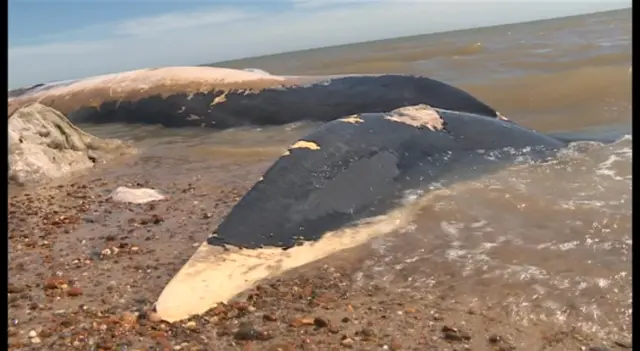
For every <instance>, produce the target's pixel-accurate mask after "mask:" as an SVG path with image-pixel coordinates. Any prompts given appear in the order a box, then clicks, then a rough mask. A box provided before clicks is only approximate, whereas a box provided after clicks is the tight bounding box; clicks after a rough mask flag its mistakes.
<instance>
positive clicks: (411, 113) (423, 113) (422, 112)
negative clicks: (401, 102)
mask: <svg viewBox="0 0 640 351" xmlns="http://www.w3.org/2000/svg"><path fill="white" fill-rule="evenodd" d="M385 118H386V119H388V120H391V121H394V122H399V123H404V124H408V125H411V126H414V127H417V128H424V127H426V128H429V129H431V130H433V131H437V130H442V129H443V128H444V120H443V119H442V117H440V115H439V114H438V112H437V111H436V110H435V109H434V108H432V107H431V106H429V105H424V104H421V105H415V106H406V107H401V108H398V109H395V110H393V111H391V112H390V113H389V114H388V115H387V116H386V117H385Z"/></svg>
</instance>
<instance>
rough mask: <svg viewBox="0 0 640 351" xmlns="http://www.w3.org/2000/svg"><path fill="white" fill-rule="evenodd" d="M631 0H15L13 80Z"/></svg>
mask: <svg viewBox="0 0 640 351" xmlns="http://www.w3.org/2000/svg"><path fill="white" fill-rule="evenodd" d="M630 6H631V0H586V1H585V0H582V1H579V0H520V1H518V0H510V1H509V0H491V1H481V0H264V1H260V0H253V1H243V0H224V1H220V0H209V1H205V0H199V1H194V0H9V87H10V88H17V87H20V86H26V85H31V84H36V83H42V82H48V81H53V80H64V79H74V78H82V77H86V76H91V75H97V74H103V73H109V72H118V71H123V70H130V69H137V68H144V67H154V66H166V65H197V64H203V63H210V62H216V61H222V60H228V59H233V58H241V57H247V56H255V55H262V54H269V53H277V52H284V51H291V50H298V49H306V48H312V47H321V46H328V45H336V44H344V43H350V42H358V41H366V40H374V39H381V38H392V37H398V36H406V35H413V34H422V33H430V32H437V31H445V30H452V29H461V28H469V27H477V26H486V25H493V24H502V23H513V22H521V21H527V20H534V19H540V18H551V17H560V16H566V15H572V14H580V13H589V12H596V11H603V10H609V9H616V8H625V7H630Z"/></svg>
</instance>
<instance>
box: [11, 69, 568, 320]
mask: <svg viewBox="0 0 640 351" xmlns="http://www.w3.org/2000/svg"><path fill="white" fill-rule="evenodd" d="M13 95H14V96H15V97H13V98H10V99H9V115H10V114H11V110H12V109H16V108H19V107H20V106H22V105H24V104H28V103H31V102H36V101H37V102H40V103H41V104H45V105H48V106H50V107H53V108H55V109H57V110H59V111H61V112H63V113H64V114H66V115H67V116H68V117H69V119H70V120H71V121H73V122H75V123H83V122H90V123H111V122H128V123H154V124H162V125H165V126H180V127H182V126H202V127H208V128H213V129H218V130H219V129H225V128H230V127H237V126H245V125H276V124H285V123H291V122H300V121H324V122H327V123H325V124H324V125H322V126H320V127H319V128H318V129H317V130H315V131H314V132H312V133H311V134H309V135H307V136H306V137H304V138H302V139H301V140H298V141H297V142H296V143H293V144H292V145H291V146H290V147H289V148H288V150H287V151H286V152H285V153H284V154H283V156H282V157H280V158H279V159H278V160H277V161H276V162H275V163H274V164H273V166H272V167H271V168H270V169H269V170H268V171H267V172H266V173H265V174H264V176H263V178H262V179H261V180H260V181H258V182H257V183H256V184H255V185H254V186H253V188H252V189H251V190H250V191H249V192H248V193H247V194H246V195H245V196H244V197H243V198H242V199H241V200H240V201H239V202H238V204H237V205H236V206H235V207H234V208H233V209H232V210H231V212H230V213H229V214H228V216H226V218H225V219H224V220H223V221H222V222H221V223H220V225H219V226H218V228H217V229H216V231H215V233H212V234H214V235H213V236H212V237H210V238H209V239H208V240H207V241H205V242H204V243H203V244H202V245H201V246H200V247H199V248H198V250H196V252H195V253H194V255H193V256H192V257H191V258H190V260H189V261H188V262H187V263H186V264H185V265H184V266H183V267H182V268H181V270H180V271H179V272H178V273H177V274H176V276H175V277H174V278H173V279H172V280H171V281H170V282H169V284H168V285H167V286H166V287H165V289H164V290H163V292H162V294H161V295H160V297H159V298H158V301H157V303H156V310H157V312H158V314H159V315H160V317H161V318H163V319H164V320H167V321H175V320H180V319H184V318H187V317H189V316H191V315H194V314H199V313H202V312H205V311H206V310H208V309H209V308H211V307H213V306H215V304H217V303H219V302H225V301H227V300H228V299H230V298H232V297H233V296H235V295H236V294H238V293H240V292H242V291H243V290H246V289H247V288H250V287H251V286H253V285H254V284H255V283H256V282H258V281H259V280H261V279H263V278H266V277H268V276H272V275H274V274H277V273H281V272H284V271H286V270H289V269H291V268H294V267H298V266H301V265H303V264H306V263H309V262H312V261H315V260H318V259H320V258H323V257H326V256H328V255H331V254H332V253H335V252H337V251H340V250H343V249H345V248H349V247H354V246H356V245H359V244H362V243H364V242H366V241H368V240H370V239H371V238H372V237H374V236H377V235H383V234H386V233H388V232H389V231H390V230H393V228H389V227H388V226H386V225H382V224H380V223H378V224H375V225H370V226H369V227H367V224H366V223H365V224H362V222H363V220H366V219H371V218H375V217H380V216H383V215H391V214H393V213H394V212H393V209H394V208H395V207H397V206H398V204H399V202H400V200H401V199H402V198H403V195H404V194H405V192H406V191H410V190H420V189H426V188H427V187H428V186H429V185H430V184H432V183H434V182H439V183H441V184H445V185H446V184H447V183H452V182H456V181H462V180H465V179H471V178H473V177H477V176H481V175H482V174H486V173H487V172H492V171H494V170H498V169H500V167H504V166H505V165H507V164H509V163H510V162H513V161H514V160H515V159H516V158H518V157H519V156H521V155H523V153H525V154H526V155H527V156H529V157H531V158H532V159H534V160H542V159H545V158H547V157H549V156H551V155H553V153H554V151H556V150H558V149H559V148H562V147H563V146H565V145H566V141H565V140H561V139H559V138H554V137H552V136H548V135H543V134H540V133H537V132H535V131H532V130H529V129H526V128H523V127H521V126H518V125H517V124H515V123H512V122H509V121H506V119H505V118H504V117H502V116H501V115H500V114H499V113H498V112H496V111H495V110H494V109H493V108H491V107H489V106H487V105H486V104H484V103H482V102H481V101H479V100H478V99H476V98H474V97H473V96H471V95H469V94H468V93H466V92H464V91H462V90H460V89H457V88H454V87H451V86H449V85H447V84H444V83H441V82H438V81H436V80H432V79H429V78H426V77H417V76H404V75H367V76H362V75H360V76H355V75H350V76H332V77H326V76H325V77H301V76H276V75H271V74H269V73H267V72H262V71H261V72H257V71H242V70H231V69H222V68H213V67H170V68H160V69H149V70H140V71H132V72H124V73H119V74H113V75H107V76H100V77H94V78H89V79H83V80H78V81H73V82H65V83H64V84H57V85H56V84H53V85H52V84H50V85H47V86H44V87H36V88H34V89H27V90H25V91H22V92H16V93H15V94H13ZM487 156H490V157H487ZM390 213H391V214H390ZM365 222H366V221H365ZM385 223H387V222H385ZM388 223H395V222H394V221H390V222H388ZM356 224H357V225H358V227H357V228H358V230H351V229H350V228H354V227H355V225H356Z"/></svg>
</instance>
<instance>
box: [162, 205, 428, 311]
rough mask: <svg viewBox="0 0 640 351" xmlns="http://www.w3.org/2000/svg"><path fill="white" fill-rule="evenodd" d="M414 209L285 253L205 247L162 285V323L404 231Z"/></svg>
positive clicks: (367, 221)
mask: <svg viewBox="0 0 640 351" xmlns="http://www.w3.org/2000/svg"><path fill="white" fill-rule="evenodd" d="M417 209H418V207H417V206H411V207H406V208H403V209H398V210H395V211H391V212H390V213H388V214H387V215H384V216H379V217H374V218H371V219H368V220H366V221H362V223H361V224H360V225H358V226H356V227H351V228H345V229H340V230H337V231H334V232H330V233H326V234H325V235H323V236H322V238H321V239H319V240H317V241H313V242H305V243H303V244H301V245H298V246H294V247H292V248H290V249H288V250H286V251H285V250H283V249H282V248H279V247H264V248H260V249H238V248H235V247H226V248H223V247H219V246H213V245H209V244H208V243H207V241H205V242H204V243H203V244H202V245H201V246H200V247H199V248H198V249H197V250H196V252H195V253H194V254H193V256H191V258H190V259H189V261H188V262H187V263H186V264H185V265H184V266H183V267H182V268H181V269H180V271H179V272H178V273H177V274H176V275H175V276H174V277H173V279H172V280H171V281H170V282H169V283H168V284H167V285H166V287H165V288H164V290H163V291H162V293H161V294H160V297H159V298H158V300H157V302H156V304H155V310H156V312H157V313H158V315H159V316H160V318H162V319H163V320H164V321H167V322H175V321H179V320H182V319H186V318H189V317H190V316H193V315H197V314H201V313H204V312H206V311H207V310H209V309H211V308H213V307H215V306H216V305H217V304H218V303H221V302H224V303H226V302H227V301H229V300H230V299H231V298H233V297H234V296H236V295H237V294H239V293H241V292H243V291H245V290H247V289H249V288H251V287H253V286H254V285H256V284H257V283H258V282H259V281H260V280H263V279H265V278H269V277H273V276H276V275H278V274H282V273H284V272H286V271H289V270H291V269H294V268H297V267H300V266H303V265H305V264H308V263H311V262H314V261H317V260H319V259H322V258H325V257H327V256H329V255H331V254H333V253H336V252H339V251H342V250H345V249H348V248H353V247H356V246H358V245H361V244H364V243H366V242H367V241H369V240H371V239H372V238H375V237H378V236H382V235H385V234H389V233H391V232H393V231H395V230H398V229H400V228H402V227H404V226H406V225H407V224H408V223H409V221H410V220H411V218H412V216H413V214H414V213H415V210H417Z"/></svg>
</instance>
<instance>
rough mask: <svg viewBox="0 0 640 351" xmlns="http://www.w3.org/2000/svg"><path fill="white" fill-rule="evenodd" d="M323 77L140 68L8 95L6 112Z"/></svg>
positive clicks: (65, 109)
mask: <svg viewBox="0 0 640 351" xmlns="http://www.w3.org/2000/svg"><path fill="white" fill-rule="evenodd" d="M323 80H327V78H326V77H302V76H301V77H291V78H286V77H281V76H276V75H267V74H264V73H255V72H247V71H240V70H235V69H230V68H219V67H163V68H155V69H142V70H135V71H127V72H122V73H114V74H106V75H101V76H96V77H91V78H86V79H83V80H79V81H76V82H74V83H72V84H69V85H65V86H60V87H55V88H51V89H48V90H45V91H42V92H37V93H34V94H29V95H27V96H19V97H15V98H11V99H9V100H8V115H9V116H10V115H12V114H13V112H15V110H17V109H19V108H20V107H22V106H25V105H26V104H29V103H34V102H39V103H41V104H43V105H46V106H49V107H52V108H54V109H56V110H58V111H60V112H62V113H63V114H67V113H69V112H72V111H74V110H76V109H78V108H79V107H81V106H92V107H98V106H100V105H101V104H103V103H104V102H108V101H137V100H140V99H143V98H146V97H149V96H154V95H160V96H162V97H163V98H166V97H168V96H171V95H174V94H177V93H185V94H196V93H207V92H222V94H223V95H224V94H225V93H227V92H230V91H237V92H243V93H244V94H253V93H258V92H260V91H262V90H264V89H268V88H273V87H279V86H280V87H287V86H297V85H300V84H312V83H314V82H319V81H323ZM87 101H88V102H89V104H87ZM214 102H215V103H221V102H223V101H215V100H214ZM212 104H213V102H212Z"/></svg>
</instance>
